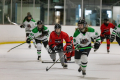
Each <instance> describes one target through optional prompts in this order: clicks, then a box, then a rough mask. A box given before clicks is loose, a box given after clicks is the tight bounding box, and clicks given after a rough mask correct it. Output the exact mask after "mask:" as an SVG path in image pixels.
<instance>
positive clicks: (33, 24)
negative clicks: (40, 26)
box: [23, 19, 37, 33]
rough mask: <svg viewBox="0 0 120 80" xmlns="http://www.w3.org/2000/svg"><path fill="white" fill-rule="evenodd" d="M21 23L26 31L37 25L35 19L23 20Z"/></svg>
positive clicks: (28, 31)
mask: <svg viewBox="0 0 120 80" xmlns="http://www.w3.org/2000/svg"><path fill="white" fill-rule="evenodd" d="M23 25H24V27H25V31H26V33H30V32H31V30H32V29H33V28H35V27H36V26H37V24H36V22H35V20H33V19H31V21H29V22H28V21H27V20H24V22H23Z"/></svg>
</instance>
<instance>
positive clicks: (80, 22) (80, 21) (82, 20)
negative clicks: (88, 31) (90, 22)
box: [78, 19, 87, 27]
mask: <svg viewBox="0 0 120 80" xmlns="http://www.w3.org/2000/svg"><path fill="white" fill-rule="evenodd" d="M78 24H84V27H85V26H86V25H87V22H86V21H85V20H84V19H81V20H79V21H78Z"/></svg>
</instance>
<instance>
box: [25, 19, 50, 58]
mask: <svg viewBox="0 0 120 80" xmlns="http://www.w3.org/2000/svg"><path fill="white" fill-rule="evenodd" d="M48 35H49V30H48V28H47V27H46V26H44V25H43V23H42V21H38V22H37V27H35V28H34V29H32V31H31V33H30V35H29V37H28V38H27V41H26V42H30V41H31V40H33V39H35V42H36V44H37V54H38V58H37V60H41V48H42V43H43V45H44V47H45V48H46V49H48V48H47V45H48Z"/></svg>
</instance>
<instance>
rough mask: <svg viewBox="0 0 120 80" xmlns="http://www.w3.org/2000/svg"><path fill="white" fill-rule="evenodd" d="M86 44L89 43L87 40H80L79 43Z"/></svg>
mask: <svg viewBox="0 0 120 80" xmlns="http://www.w3.org/2000/svg"><path fill="white" fill-rule="evenodd" d="M88 42H89V41H88V39H82V40H80V43H82V44H86V43H88Z"/></svg>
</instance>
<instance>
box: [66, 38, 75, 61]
mask: <svg viewBox="0 0 120 80" xmlns="http://www.w3.org/2000/svg"><path fill="white" fill-rule="evenodd" d="M69 38H70V40H71V46H72V49H73V51H71V52H69V53H67V52H66V53H65V62H66V63H67V61H71V57H73V56H74V55H75V51H74V49H75V47H74V45H73V37H72V36H70V37H69ZM66 47H67V45H65V46H64V51H66Z"/></svg>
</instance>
